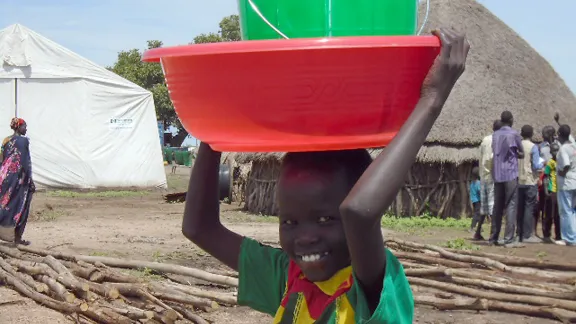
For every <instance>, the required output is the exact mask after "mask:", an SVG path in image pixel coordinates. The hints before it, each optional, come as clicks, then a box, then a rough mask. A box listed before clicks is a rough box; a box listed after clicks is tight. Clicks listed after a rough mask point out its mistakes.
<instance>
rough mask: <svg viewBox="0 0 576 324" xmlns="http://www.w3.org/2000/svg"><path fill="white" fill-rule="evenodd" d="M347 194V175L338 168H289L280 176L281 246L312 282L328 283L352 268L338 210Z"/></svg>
mask: <svg viewBox="0 0 576 324" xmlns="http://www.w3.org/2000/svg"><path fill="white" fill-rule="evenodd" d="M331 169H332V170H331ZM348 191H349V186H348V185H347V183H346V176H345V172H344V171H343V170H341V169H339V168H330V167H328V168H326V169H324V170H303V169H299V168H296V167H294V168H291V167H290V166H287V167H286V168H285V170H283V172H282V174H281V177H280V181H279V186H278V198H279V203H280V245H281V246H282V249H284V251H286V253H287V254H288V255H289V256H290V258H291V259H292V260H294V262H296V264H297V265H298V266H299V267H300V269H301V270H302V272H303V273H304V275H305V276H306V278H308V279H309V280H310V281H315V282H317V281H325V280H328V279H330V278H331V277H332V276H333V275H334V274H335V273H336V272H338V271H339V270H341V269H342V268H345V267H347V266H349V265H350V255H349V252H348V245H347V243H346V236H345V234H344V228H343V226H342V222H341V219H340V212H339V210H338V208H339V206H340V204H341V203H342V201H343V200H344V198H345V197H346V195H347V193H348Z"/></svg>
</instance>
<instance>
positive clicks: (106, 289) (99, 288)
mask: <svg viewBox="0 0 576 324" xmlns="http://www.w3.org/2000/svg"><path fill="white" fill-rule="evenodd" d="M79 282H80V283H81V284H85V285H88V288H89V289H90V291H93V292H95V293H97V294H98V295H100V296H102V297H105V298H109V299H117V298H120V292H119V291H118V289H116V288H114V287H110V286H106V285H102V284H99V283H96V282H91V281H88V280H86V279H80V280H79Z"/></svg>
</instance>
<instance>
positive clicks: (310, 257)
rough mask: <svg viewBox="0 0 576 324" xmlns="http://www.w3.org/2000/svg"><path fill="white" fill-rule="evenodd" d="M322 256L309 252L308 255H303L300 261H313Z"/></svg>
mask: <svg viewBox="0 0 576 324" xmlns="http://www.w3.org/2000/svg"><path fill="white" fill-rule="evenodd" d="M327 254H328V252H325V253H324V254H323V255H327ZM321 257H322V256H321V255H320V254H310V255H303V256H302V261H304V262H314V261H318V260H320V258H321Z"/></svg>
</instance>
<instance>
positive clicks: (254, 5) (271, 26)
mask: <svg viewBox="0 0 576 324" xmlns="http://www.w3.org/2000/svg"><path fill="white" fill-rule="evenodd" d="M248 3H249V4H250V7H252V10H254V12H255V13H256V14H257V15H258V16H259V17H260V19H262V21H264V23H266V25H268V26H269V27H270V28H272V29H273V30H274V31H275V32H276V33H278V35H280V36H282V37H283V38H284V39H289V38H288V36H286V35H285V34H284V33H283V32H281V31H280V30H279V29H278V28H276V26H274V25H272V23H270V22H269V21H268V19H266V17H264V15H263V14H262V12H260V9H258V7H257V6H256V4H254V2H253V1H252V0H248ZM429 13H430V0H426V14H425V15H424V21H422V25H421V26H420V29H419V30H418V33H417V34H416V35H420V34H421V33H422V31H423V30H424V26H425V25H426V23H427V22H428V14H429Z"/></svg>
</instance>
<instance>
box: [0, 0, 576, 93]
mask: <svg viewBox="0 0 576 324" xmlns="http://www.w3.org/2000/svg"><path fill="white" fill-rule="evenodd" d="M236 1H237V0H115V1H113V0H0V8H2V9H1V10H2V12H3V13H5V14H3V15H0V28H3V27H4V26H8V25H11V24H14V23H20V24H22V25H24V26H26V27H28V28H30V29H32V30H34V31H36V32H37V33H39V34H41V35H44V36H45V37H48V38H50V39H51V40H53V41H55V42H57V43H59V44H61V45H62V46H64V47H67V48H68V49H70V50H72V51H74V52H76V53H78V54H80V55H82V56H84V57H86V58H88V59H89V60H91V61H93V62H95V63H97V64H99V65H102V66H109V65H112V64H113V63H114V62H115V60H116V57H117V54H118V52H120V51H122V50H127V49H131V48H140V49H143V48H145V47H146V41H147V40H152V39H158V40H161V41H163V42H164V45H165V46H171V45H181V44H187V43H189V42H190V41H191V40H192V39H193V38H194V36H196V35H198V34H201V33H208V32H216V31H218V23H219V22H220V20H221V19H222V18H223V17H225V16H227V15H231V14H235V13H237V12H238V8H237V2H236ZM430 1H435V0H430ZM454 1H456V0H454ZM478 2H480V3H482V4H483V5H484V6H486V7H487V8H488V9H489V10H490V11H492V12H493V13H494V14H495V15H496V16H498V17H499V18H500V19H501V20H503V21H504V22H505V23H506V24H508V25H509V26H510V27H511V28H513V29H514V30H515V31H516V32H517V33H518V34H520V36H522V37H523V38H524V39H525V40H527V41H528V43H530V45H531V46H532V47H534V48H535V49H536V50H537V51H538V52H539V53H540V54H541V55H542V56H544V58H546V59H547V60H548V61H549V62H550V63H551V64H552V66H553V67H554V68H555V69H556V71H557V72H558V73H559V74H560V76H561V77H562V78H563V79H564V80H565V81H566V83H567V84H568V86H569V87H570V88H571V89H572V92H575V93H576V64H574V60H573V59H571V58H573V57H575V54H576V41H574V36H573V34H572V33H571V29H570V28H571V27H572V25H571V24H570V21H571V19H573V18H572V13H574V12H576V0H553V1H542V0H478Z"/></svg>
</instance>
